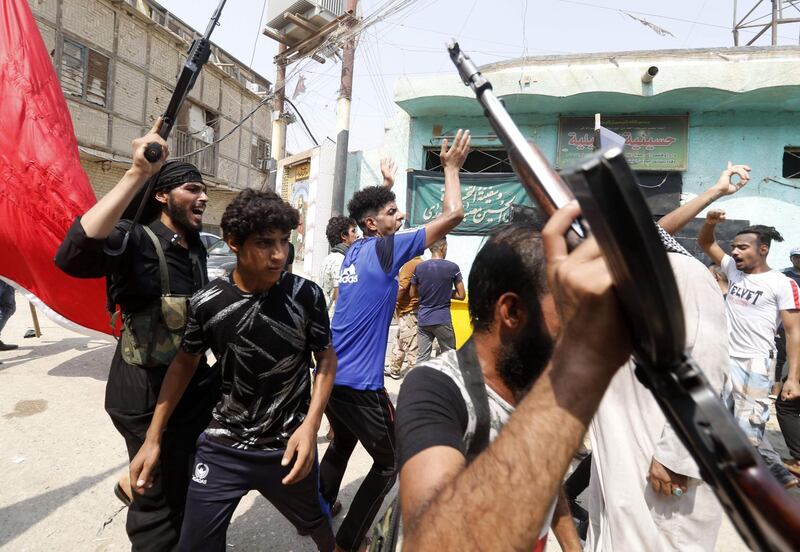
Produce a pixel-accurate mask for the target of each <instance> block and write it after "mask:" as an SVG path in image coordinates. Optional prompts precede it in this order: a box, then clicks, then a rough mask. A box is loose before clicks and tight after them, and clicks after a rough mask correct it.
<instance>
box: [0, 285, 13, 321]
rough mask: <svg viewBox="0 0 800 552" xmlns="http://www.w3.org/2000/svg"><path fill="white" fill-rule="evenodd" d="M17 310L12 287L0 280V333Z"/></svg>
mask: <svg viewBox="0 0 800 552" xmlns="http://www.w3.org/2000/svg"><path fill="white" fill-rule="evenodd" d="M16 310H17V301H16V299H15V298H14V288H13V286H10V285H9V284H7V283H5V282H4V281H3V280H0V333H2V331H3V328H5V326H6V322H8V319H9V318H11V316H13V314H14V313H15V312H16Z"/></svg>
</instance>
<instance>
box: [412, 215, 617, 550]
mask: <svg viewBox="0 0 800 552" xmlns="http://www.w3.org/2000/svg"><path fill="white" fill-rule="evenodd" d="M579 213H580V209H579V208H578V207H577V204H574V203H571V204H569V206H567V207H565V208H563V209H561V210H559V211H558V212H556V213H555V214H554V215H553V217H551V219H550V222H549V223H548V225H547V226H546V227H545V230H544V232H543V234H542V236H543V241H544V246H545V251H546V254H547V259H548V261H547V262H548V279H549V282H550V290H551V291H552V292H553V294H554V296H555V298H556V303H557V305H558V306H559V310H560V311H561V313H562V320H563V321H564V331H563V333H562V336H561V338H560V341H559V343H558V345H557V346H556V349H555V351H554V354H553V357H552V359H551V361H550V363H549V365H548V367H547V368H546V369H545V371H544V373H543V374H542V375H541V376H540V377H539V378H538V379H537V380H536V383H534V385H533V388H532V389H531V391H530V392H529V393H528V395H527V396H526V397H525V398H523V400H522V401H521V402H520V403H519V406H518V407H517V409H516V410H515V411H514V413H513V414H512V415H511V417H510V419H509V421H508V423H507V424H506V425H505V426H504V427H503V431H502V432H501V433H500V435H499V436H498V437H497V439H495V440H494V441H493V442H492V444H491V445H490V446H489V448H488V449H487V450H486V451H484V453H482V454H480V455H479V456H478V457H477V458H476V459H475V461H473V462H472V463H471V464H470V465H469V466H467V467H466V468H464V469H462V470H460V471H459V472H458V473H457V474H456V475H455V476H453V477H452V478H451V479H450V480H449V481H447V482H445V483H443V484H442V485H441V486H440V490H439V491H438V492H436V493H434V494H433V495H431V496H428V497H423V498H421V499H418V500H413V499H412V500H411V501H410V502H409V497H408V496H404V493H407V492H408V491H407V490H406V489H405V488H402V483H403V476H402V473H401V489H402V490H401V496H402V500H403V504H404V506H405V505H407V504H408V505H410V506H411V507H412V508H413V511H410V512H405V511H404V518H405V519H406V520H407V525H406V528H405V531H406V532H405V536H404V538H405V541H404V543H403V547H404V550H408V551H411V550H414V551H418V550H421V551H425V550H471V549H475V548H476V547H477V548H481V547H483V548H487V546H489V545H488V543H491V546H490V548H491V549H492V550H493V551H498V552H503V551H506V550H508V551H512V550H532V549H533V548H534V545H535V543H536V541H537V539H538V534H539V530H540V529H541V528H542V526H543V524H544V523H545V520H546V517H547V515H548V513H549V509H550V505H551V504H552V501H553V499H554V498H555V496H556V493H557V492H558V489H559V487H560V485H561V480H562V477H563V475H564V473H565V471H566V469H567V466H568V464H569V462H570V460H571V459H572V456H573V454H574V453H575V451H576V450H577V449H578V446H580V444H581V442H582V439H583V435H584V433H585V432H586V428H587V426H588V424H589V422H590V420H591V418H592V416H593V414H594V412H595V410H596V409H597V406H598V404H599V403H600V399H601V398H602V396H603V393H604V392H605V389H606V387H607V386H608V384H609V382H610V380H611V378H612V376H613V375H614V373H615V372H616V370H617V368H618V367H619V366H621V365H622V364H624V362H625V361H626V359H627V358H628V356H629V355H630V351H631V345H630V337H629V335H628V333H627V331H626V330H625V328H626V324H625V322H624V320H622V318H621V315H620V311H619V306H618V304H617V302H616V299H615V297H614V292H613V288H612V285H611V277H610V275H609V273H608V269H607V268H606V265H605V262H604V260H603V258H602V257H601V256H600V252H599V250H598V248H597V244H596V242H594V240H588V241H586V242H584V243H583V244H581V245H580V246H579V247H578V248H577V249H576V250H575V251H573V252H572V253H571V254H569V255H567V244H566V241H565V240H564V237H563V236H564V234H565V233H566V231H567V229H568V228H569V226H570V223H571V221H572V220H573V219H574V218H575V217H576V216H577V215H579ZM586 320H592V321H593V324H592V325H593V328H595V329H594V330H593V331H591V332H587V331H586V326H585V324H586V322H585V321H586ZM577 382H579V383H577ZM576 383H577V384H576ZM417 456H421V454H420V455H417ZM414 458H416V457H414ZM414 458H412V459H411V460H410V461H409V462H407V463H406V467H408V466H409V464H410V463H411V461H413V460H414ZM453 469H456V468H455V466H453ZM404 470H405V468H404ZM413 488H414V487H412V491H411V492H413ZM509 504H513V505H514V507H513V508H509V507H508V505H509Z"/></svg>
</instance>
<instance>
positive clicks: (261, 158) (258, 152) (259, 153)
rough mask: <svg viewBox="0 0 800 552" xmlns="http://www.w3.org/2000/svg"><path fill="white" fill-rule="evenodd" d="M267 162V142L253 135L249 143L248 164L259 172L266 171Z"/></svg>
mask: <svg viewBox="0 0 800 552" xmlns="http://www.w3.org/2000/svg"><path fill="white" fill-rule="evenodd" d="M268 161H269V142H267V141H266V140H265V139H263V138H261V137H260V136H256V135H255V134H253V135H252V138H251V142H250V164H251V165H252V166H254V167H255V168H257V169H259V170H261V171H266V170H267V162H268Z"/></svg>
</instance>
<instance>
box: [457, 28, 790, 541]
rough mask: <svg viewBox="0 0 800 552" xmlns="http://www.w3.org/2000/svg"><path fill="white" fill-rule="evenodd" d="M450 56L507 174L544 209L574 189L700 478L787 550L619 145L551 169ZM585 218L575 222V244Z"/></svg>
mask: <svg viewBox="0 0 800 552" xmlns="http://www.w3.org/2000/svg"><path fill="white" fill-rule="evenodd" d="M448 51H449V54H450V57H451V59H452V60H453V63H454V64H455V65H456V67H457V68H458V71H459V74H460V76H461V78H462V80H463V81H464V83H465V84H466V85H467V86H470V87H471V88H472V90H473V91H474V92H475V94H476V96H477V99H478V101H479V103H480V104H481V106H482V107H483V108H484V113H485V115H486V117H487V118H488V119H489V121H490V123H491V125H492V128H493V129H494V130H495V132H496V133H497V136H498V138H499V139H500V141H501V142H502V143H503V145H505V146H506V148H507V150H508V154H509V158H510V160H511V165H512V167H513V169H514V172H515V173H516V174H517V176H518V177H519V179H520V181H521V183H522V184H523V185H524V186H525V188H526V189H527V191H528V193H529V194H530V195H531V197H532V198H533V199H534V201H535V202H536V204H537V205H538V206H539V208H540V209H541V210H542V211H543V212H544V214H545V215H547V216H549V215H551V214H552V213H553V212H554V211H555V210H556V209H558V208H560V207H562V206H563V205H564V204H565V203H567V202H568V201H570V200H571V199H572V198H573V197H575V196H577V198H578V200H579V202H580V204H581V207H582V211H583V217H585V219H586V220H588V221H589V223H590V224H591V229H592V232H593V234H594V236H595V237H596V239H597V241H598V243H599V245H600V247H601V249H602V251H603V254H604V256H605V258H606V262H607V264H608V266H609V268H610V270H611V272H612V276H613V278H614V283H615V287H616V291H617V295H618V297H619V299H620V303H621V304H622V308H623V311H624V312H625V314H626V317H627V318H628V323H629V324H628V325H629V328H630V330H631V332H632V335H633V342H634V343H635V346H634V348H635V351H634V357H635V359H636V362H637V366H638V369H637V374H639V375H640V379H641V380H642V382H643V383H644V384H645V385H647V387H649V388H650V390H651V391H652V393H653V396H654V397H655V399H656V401H657V402H658V404H659V406H660V407H661V409H662V410H663V411H664V413H665V415H666V418H667V420H668V421H669V422H670V424H672V426H673V427H674V429H675V431H676V433H677V434H678V436H679V437H680V439H681V442H682V443H683V444H684V446H685V447H686V448H687V449H688V450H689V452H690V453H691V454H692V457H693V458H694V460H695V461H696V462H697V465H698V467H699V468H700V472H701V475H702V477H703V479H704V480H705V481H706V482H707V483H708V484H709V485H710V486H711V488H712V489H713V490H714V492H715V494H716V495H717V498H718V499H719V501H720V503H721V504H722V506H723V508H724V509H725V511H726V513H727V514H728V516H729V517H730V519H731V520H732V522H733V524H734V525H735V527H736V528H737V530H738V531H739V534H740V535H741V536H742V538H743V539H744V541H745V542H746V543H747V544H748V546H749V547H750V548H751V549H753V550H758V551H764V552H767V551H769V552H789V551H791V550H796V549H798V546H800V544H798V543H800V502H798V501H796V500H794V499H793V498H792V497H790V496H789V495H788V494H787V493H786V491H785V490H784V489H783V488H782V487H781V485H780V484H779V483H778V482H777V481H776V480H775V478H774V477H772V475H771V474H770V473H769V471H768V469H767V468H766V466H765V465H764V462H763V460H762V459H761V458H760V456H759V455H758V454H757V453H756V450H755V448H754V447H753V446H752V445H751V444H750V443H749V441H748V440H747V438H746V437H745V436H744V434H743V433H742V432H741V430H740V429H739V427H738V426H737V424H736V422H735V420H734V419H733V417H732V416H731V414H730V413H729V412H728V411H727V410H726V409H725V408H724V406H723V404H722V402H721V401H720V399H719V397H718V395H717V394H716V393H715V392H714V391H713V388H712V387H711V386H710V384H709V383H708V381H707V380H706V378H705V375H704V374H703V373H702V370H700V368H699V367H698V366H697V365H696V364H695V363H694V361H693V360H692V359H691V358H689V357H687V356H685V355H684V351H683V348H684V346H685V330H684V325H683V324H684V322H683V314H682V305H681V302H680V296H679V294H678V290H677V286H676V284H675V279H674V276H673V274H672V269H671V266H670V263H669V260H668V258H667V254H666V251H665V249H664V247H663V245H662V243H661V241H660V239H659V237H658V233H657V231H656V228H655V225H654V223H653V220H652V215H651V213H650V210H649V208H648V207H647V204H646V202H645V200H644V197H643V196H642V193H641V190H640V189H639V186H638V182H637V181H636V178H635V176H634V174H633V171H631V169H630V167H629V166H628V164H627V162H626V161H625V159H624V157H623V154H622V151H621V150H619V149H616V150H609V151H601V152H597V153H595V154H594V155H592V156H590V157H589V158H588V159H587V160H586V161H585V162H584V163H583V164H581V165H580V166H579V167H576V168H574V169H571V170H569V171H565V173H564V175H563V176H564V177H565V178H566V182H568V183H569V184H570V186H567V183H566V182H565V180H564V178H562V175H559V174H558V173H556V171H555V170H553V168H552V167H551V166H550V165H549V163H548V162H547V160H546V158H545V157H544V156H543V155H542V153H541V152H540V151H539V150H538V149H537V148H536V147H535V146H533V145H531V144H528V142H527V141H526V140H525V138H524V137H523V135H522V133H521V132H520V131H519V129H518V128H517V126H516V125H515V124H514V121H513V120H512V119H511V117H510V116H509V114H508V112H507V111H506V110H505V108H504V107H503V105H502V103H501V102H500V100H499V99H498V98H497V97H496V96H495V95H494V93H493V91H492V86H491V84H490V83H489V81H488V80H486V78H484V77H483V76H482V75H481V73H480V71H478V69H477V67H476V66H475V65H474V64H473V63H472V61H471V60H470V59H469V57H468V56H466V55H465V54H464V53H463V52H462V51H461V50H460V48H459V46H458V44H457V43H455V42H454V43H452V44H450V45H449V46H448ZM587 232H588V225H586V224H585V222H584V221H582V220H579V221H575V222H574V223H573V225H572V228H571V230H570V231H569V232H568V235H567V240H568V242H569V244H570V246H572V247H574V246H575V245H577V243H578V242H579V241H580V239H581V238H583V237H585V236H586V235H587Z"/></svg>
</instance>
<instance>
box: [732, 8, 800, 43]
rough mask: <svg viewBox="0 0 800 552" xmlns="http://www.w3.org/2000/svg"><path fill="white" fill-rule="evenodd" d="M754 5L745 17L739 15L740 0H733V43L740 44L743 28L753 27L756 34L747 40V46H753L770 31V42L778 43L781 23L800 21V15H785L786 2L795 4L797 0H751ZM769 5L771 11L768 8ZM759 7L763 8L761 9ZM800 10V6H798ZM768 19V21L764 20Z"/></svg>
mask: <svg viewBox="0 0 800 552" xmlns="http://www.w3.org/2000/svg"><path fill="white" fill-rule="evenodd" d="M751 1H752V2H753V5H752V7H751V8H750V9H749V10H748V11H747V12H746V13H745V15H744V17H742V18H741V19H739V17H738V3H739V2H738V0H734V1H733V44H734V46H739V38H740V33H741V31H742V30H743V29H752V30H753V31H757V32H756V34H755V35H754V36H753V38H751V39H750V40H749V41H748V42H747V46H752V45H753V44H754V43H755V42H756V41H757V40H758V39H759V38H761V36H762V35H764V34H766V32H767V31H770V39H771V40H770V44H771V45H772V46H777V45H778V29H780V25H791V24H798V23H800V17H784V14H783V8H784V5H785V4H789V5H791V7H794V8H798V6H795V4H794V2H795V0H770V1H769V2H764V0H751ZM767 7H769V10H770V11H769V12H767V11H766V8H767ZM758 8H761V9H760V10H759V9H758ZM798 11H800V8H798ZM764 19H768V21H766V22H765V21H764Z"/></svg>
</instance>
